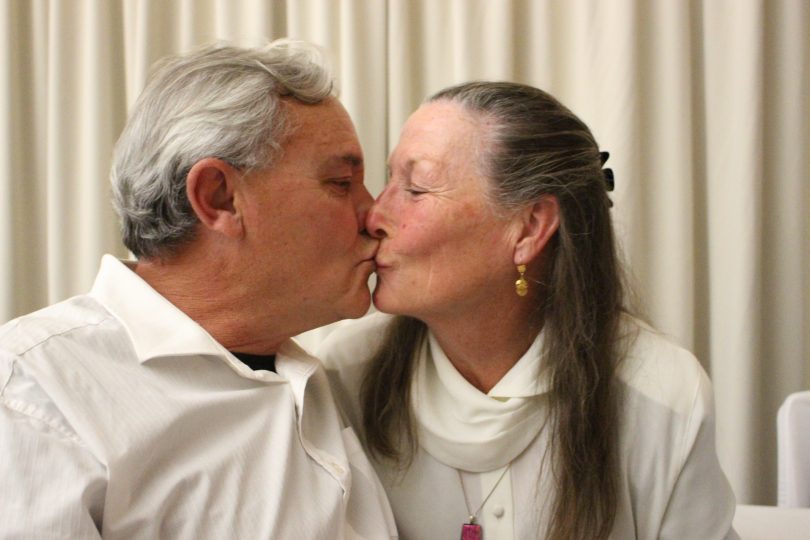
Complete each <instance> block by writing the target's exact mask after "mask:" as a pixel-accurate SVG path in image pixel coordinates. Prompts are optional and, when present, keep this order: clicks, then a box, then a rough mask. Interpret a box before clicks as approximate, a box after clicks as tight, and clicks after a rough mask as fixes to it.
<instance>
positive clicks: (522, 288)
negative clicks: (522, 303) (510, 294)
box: [515, 264, 529, 296]
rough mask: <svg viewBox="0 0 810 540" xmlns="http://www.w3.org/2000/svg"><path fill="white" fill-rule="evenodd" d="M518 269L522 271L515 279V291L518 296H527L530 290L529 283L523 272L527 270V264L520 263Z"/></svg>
mask: <svg viewBox="0 0 810 540" xmlns="http://www.w3.org/2000/svg"><path fill="white" fill-rule="evenodd" d="M517 271H518V272H519V273H520V277H519V278H518V280H517V281H515V292H516V293H517V295H518V296H526V293H527V292H529V283H528V282H527V281H526V278H525V277H523V274H524V273H525V272H526V265H525V264H519V265H518V266H517Z"/></svg>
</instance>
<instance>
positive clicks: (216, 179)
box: [186, 157, 244, 236]
mask: <svg viewBox="0 0 810 540" xmlns="http://www.w3.org/2000/svg"><path fill="white" fill-rule="evenodd" d="M240 178H241V175H240V173H239V171H238V170H237V169H235V168H234V167H232V166H231V165H230V164H228V163H226V162H225V161H222V160H221V159H217V158H211V157H208V158H203V159H201V160H200V161H198V162H197V163H195V164H194V165H193V166H192V167H191V169H190V170H189V172H188V175H187V176H186V195H187V196H188V200H189V202H190V203H191V208H192V209H193V210H194V213H195V214H196V215H197V218H198V219H199V220H200V223H202V225H203V227H205V228H207V229H210V230H212V231H217V232H220V233H222V234H225V235H227V236H241V235H242V233H243V232H244V228H243V224H242V216H241V215H240V214H239V212H238V211H237V209H236V206H235V205H234V191H235V190H236V188H237V186H236V183H237V182H238V181H239V179H240Z"/></svg>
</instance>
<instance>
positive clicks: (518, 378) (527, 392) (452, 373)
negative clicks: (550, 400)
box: [428, 331, 550, 399]
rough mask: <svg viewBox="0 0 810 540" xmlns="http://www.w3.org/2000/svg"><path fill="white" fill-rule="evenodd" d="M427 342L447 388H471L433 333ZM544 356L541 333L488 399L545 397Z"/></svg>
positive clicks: (494, 388)
mask: <svg viewBox="0 0 810 540" xmlns="http://www.w3.org/2000/svg"><path fill="white" fill-rule="evenodd" d="M428 339H429V346H430V352H431V356H432V357H433V362H434V364H436V369H437V371H438V374H439V377H440V378H441V379H442V381H443V382H444V384H445V385H451V386H454V387H456V388H459V387H472V385H471V384H470V383H469V382H467V381H466V380H465V379H464V377H462V376H461V374H460V373H459V372H458V371H456V369H455V367H453V364H452V363H451V362H450V360H449V359H448V358H447V356H446V355H445V353H444V351H443V350H442V348H441V346H440V345H439V342H438V340H436V337H435V336H434V335H433V333H432V332H431V333H430V334H429V338H428ZM542 352H543V332H542V331H541V332H540V333H539V334H538V335H537V337H536V338H535V340H534V341H533V342H532V344H531V346H529V349H528V350H527V351H526V352H525V353H524V354H523V356H521V357H520V358H519V359H518V361H517V362H515V365H514V366H512V367H511V368H510V369H509V371H507V372H506V374H505V375H504V376H503V377H502V378H501V380H500V381H498V382H497V384H495V386H493V387H492V389H490V391H489V392H488V393H487V395H488V396H489V397H491V398H496V399H508V398H527V397H532V396H537V395H540V394H544V393H546V392H547V391H548V389H549V387H550V386H549V380H548V376H547V374H546V373H544V372H543V371H542V365H543V362H542V359H541V355H542Z"/></svg>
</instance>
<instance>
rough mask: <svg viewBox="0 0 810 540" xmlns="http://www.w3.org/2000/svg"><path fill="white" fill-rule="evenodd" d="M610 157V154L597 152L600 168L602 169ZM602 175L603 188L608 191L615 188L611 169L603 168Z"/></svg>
mask: <svg viewBox="0 0 810 540" xmlns="http://www.w3.org/2000/svg"><path fill="white" fill-rule="evenodd" d="M609 157H610V152H599V160H600V161H601V162H602V166H603V167H604V165H605V163H606V162H607V160H608V158H609ZM602 175H603V176H604V177H605V187H606V189H607V190H608V191H613V189H614V188H615V187H616V182H615V181H614V178H613V169H611V168H603V169H602Z"/></svg>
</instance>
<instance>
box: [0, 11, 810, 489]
mask: <svg viewBox="0 0 810 540" xmlns="http://www.w3.org/2000/svg"><path fill="white" fill-rule="evenodd" d="M809 36H810V4H808V3H807V2H805V1H804V0H702V1H701V0H688V1H682V0H611V2H604V1H599V0H569V1H562V0H73V1H67V2H66V1H60V0H0V79H1V80H0V140H2V145H0V257H2V258H3V259H4V260H5V261H7V262H6V263H4V264H3V265H2V266H0V320H2V321H5V320H8V319H11V318H13V317H15V316H17V315H21V314H23V313H26V312H28V311H32V310H34V309H37V308H39V307H42V306H44V305H46V304H48V303H51V302H55V301H58V300H61V299H63V298H66V297H68V296H70V295H72V294H76V293H80V292H83V291H84V290H86V289H87V288H88V287H89V285H90V282H91V281H92V279H93V276H94V275H95V271H96V267H97V264H98V260H99V257H100V255H101V254H102V253H105V252H111V253H114V254H117V255H119V256H126V250H125V249H124V248H123V247H122V246H121V243H120V241H119V239H118V225H117V222H116V219H115V217H114V214H113V212H112V210H111V206H110V204H109V191H110V190H109V187H108V172H109V165H110V157H111V151H112V147H113V145H114V143H115V140H116V138H117V136H118V133H119V132H120V130H121V128H122V127H123V125H124V122H125V119H126V115H127V111H128V109H129V108H131V106H132V105H133V103H134V101H135V99H136V97H137V95H138V93H139V92H140V90H141V89H142V88H143V86H144V84H145V81H146V79H147V77H148V74H149V72H150V69H151V66H152V65H153V64H154V62H156V61H157V60H158V59H160V58H161V57H163V56H165V55H167V54H171V53H175V52H182V51H187V50H190V49H192V48H194V47H197V46H199V45H202V44H205V43H211V42H215V41H223V42H233V43H237V44H240V45H257V44H261V43H264V42H266V41H269V40H272V39H275V38H279V37H292V38H299V39H306V40H309V41H312V42H314V43H316V44H318V45H319V46H320V47H321V48H322V49H323V50H324V53H325V54H326V56H327V58H328V59H329V62H330V63H331V65H332V68H333V72H334V74H335V75H336V77H337V79H338V81H339V86H340V91H341V99H342V101H343V103H344V104H345V105H346V108H347V109H348V110H349V113H350V114H351V115H352V117H353V119H354V120H355V123H356V125H357V130H358V135H359V137H360V140H361V143H362V144H363V147H364V151H365V156H366V182H367V184H368V185H369V188H370V190H371V191H372V193H374V194H376V193H379V192H380V191H381V189H382V187H383V186H384V184H385V178H386V172H385V163H386V160H387V156H388V153H389V152H390V151H391V149H392V148H393V146H394V145H395V144H396V141H397V139H398V137H399V130H400V128H401V126H402V125H403V124H404V122H405V120H406V119H407V117H408V115H409V114H410V113H411V112H412V111H413V110H414V109H415V108H416V107H418V105H419V103H420V102H421V101H422V100H423V99H424V98H425V97H426V96H427V95H429V94H431V93H433V92H435V91H437V90H439V89H440V88H442V87H445V86H447V85H450V84H455V83H459V82H462V81H465V80H469V79H503V80H514V81H518V82H525V83H528V84H532V85H535V86H538V87H540V88H543V89H545V90H548V91H550V92H551V93H552V94H554V95H555V96H557V97H558V98H559V99H560V100H561V101H562V102H563V103H565V104H566V105H568V106H569V107H570V108H571V109H572V110H573V111H575V112H576V113H577V114H578V115H579V116H580V117H581V118H582V119H583V120H584V121H585V122H586V123H587V124H588V125H589V126H590V127H591V128H592V130H593V132H594V134H595V136H596V138H597V140H598V141H599V143H600V145H601V146H602V147H603V149H605V150H608V151H610V153H611V157H610V162H609V165H610V166H611V168H613V170H614V171H615V174H616V184H617V187H616V191H615V192H614V193H613V194H612V195H611V197H612V198H613V199H614V202H615V206H614V208H613V213H614V219H615V222H616V226H617V231H618V234H619V238H620V241H621V243H622V246H623V251H624V253H625V256H626V259H627V261H628V263H629V267H630V269H631V271H632V274H633V281H634V284H635V288H636V289H637V291H638V292H639V296H640V297H642V298H643V300H644V303H643V306H644V310H645V312H646V313H647V314H648V316H649V318H650V319H651V321H652V322H653V323H654V324H655V325H656V326H657V327H658V328H660V329H661V330H662V331H663V332H665V333H667V334H669V335H671V336H672V337H673V338H674V339H675V340H677V341H679V342H680V343H682V344H683V345H684V346H686V347H688V348H690V349H691V350H693V351H695V353H696V354H697V356H698V358H699V359H700V360H701V362H702V363H703V364H704V366H705V367H706V369H707V370H708V371H709V372H710V374H711V376H712V379H713V382H714V387H715V395H716V407H717V419H718V420H717V435H718V451H719V453H720V457H721V461H722V463H723V466H724V468H725V469H726V471H727V473H728V475H729V477H730V479H731V481H732V484H733V487H734V489H735V491H736V493H737V496H738V499H739V501H740V502H746V503H765V504H768V503H770V504H773V503H774V502H775V500H776V495H775V493H776V452H775V436H776V434H775V418H776V410H777V408H778V406H779V404H780V403H781V402H782V400H784V398H785V396H786V395H787V394H788V393H790V392H793V391H797V390H800V389H806V388H810V339H808V338H807V336H810V271H808V268H810V265H809V264H808V263H810V244H808V242H807V240H806V239H807V238H810V218H808V217H807V216H808V214H809V213H810V182H808V172H809V171H810V151H808V148H810V69H808V66H810V37H809Z"/></svg>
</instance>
